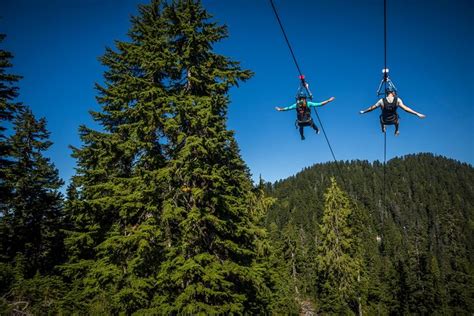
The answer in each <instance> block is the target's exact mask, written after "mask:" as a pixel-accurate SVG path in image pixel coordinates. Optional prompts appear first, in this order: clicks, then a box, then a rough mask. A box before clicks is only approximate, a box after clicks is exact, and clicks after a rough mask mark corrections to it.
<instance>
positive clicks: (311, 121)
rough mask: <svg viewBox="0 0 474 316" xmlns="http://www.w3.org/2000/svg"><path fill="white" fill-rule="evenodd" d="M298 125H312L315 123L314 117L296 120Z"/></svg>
mask: <svg viewBox="0 0 474 316" xmlns="http://www.w3.org/2000/svg"><path fill="white" fill-rule="evenodd" d="M296 123H297V124H298V126H311V125H313V119H309V120H307V121H296Z"/></svg>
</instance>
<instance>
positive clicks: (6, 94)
mask: <svg viewBox="0 0 474 316" xmlns="http://www.w3.org/2000/svg"><path fill="white" fill-rule="evenodd" d="M4 39H5V35H4V34H0V44H1V43H2V42H3V40H4ZM12 58H13V55H12V54H11V53H10V52H8V51H5V50H3V49H0V196H1V197H2V198H1V199H0V236H1V237H2V238H0V239H1V243H0V260H2V261H4V260H7V261H8V256H7V255H6V253H5V252H6V248H7V247H8V244H7V238H6V237H4V236H7V235H10V234H12V231H11V227H10V226H8V225H7V223H6V222H5V220H4V219H5V216H8V214H9V213H10V210H9V206H8V203H9V201H10V199H11V197H12V188H11V186H9V185H7V182H6V179H5V177H6V172H7V168H8V167H10V166H11V165H12V161H11V158H10V155H11V153H12V148H11V145H10V144H9V143H8V142H7V136H8V135H7V129H8V128H9V127H11V122H12V120H13V117H14V114H15V113H16V111H17V109H18V108H19V106H20V105H19V104H18V103H15V102H14V99H15V98H16V97H17V96H18V87H17V86H16V84H17V82H18V80H19V79H20V78H21V77H20V76H17V75H13V74H10V73H8V69H9V68H10V67H12V64H11V59H12Z"/></svg>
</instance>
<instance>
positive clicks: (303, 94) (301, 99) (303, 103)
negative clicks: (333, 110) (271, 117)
mask: <svg viewBox="0 0 474 316" xmlns="http://www.w3.org/2000/svg"><path fill="white" fill-rule="evenodd" d="M301 80H302V83H301V86H300V88H299V89H298V92H297V94H296V103H294V104H292V105H290V106H287V107H283V108H282V107H278V106H277V107H275V109H276V110H277V111H290V110H294V109H296V123H295V124H296V126H297V128H299V132H300V136H301V140H305V137H304V128H305V127H306V126H309V127H312V128H313V129H314V130H315V131H316V133H317V134H319V128H318V127H317V126H316V124H315V123H314V121H313V118H312V117H311V108H312V107H313V108H316V107H322V106H324V105H326V104H328V103H329V102H331V101H333V100H334V99H335V98H334V97H331V98H329V99H327V100H325V101H322V102H311V101H308V100H307V99H308V98H309V99H312V97H313V96H312V94H311V92H310V91H309V87H308V84H307V83H306V82H304V77H302V78H301Z"/></svg>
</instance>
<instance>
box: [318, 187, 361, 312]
mask: <svg viewBox="0 0 474 316" xmlns="http://www.w3.org/2000/svg"><path fill="white" fill-rule="evenodd" d="M324 201H325V202H324V214H323V218H322V220H321V225H320V226H319V230H320V236H319V239H320V241H319V245H318V249H317V252H318V254H317V256H316V262H317V271H318V275H317V287H318V294H319V295H318V297H319V302H320V309H321V311H323V312H331V313H338V314H341V313H342V314H345V313H349V312H350V310H351V305H352V306H355V305H357V304H356V303H355V302H356V300H357V292H358V287H359V282H358V278H360V274H361V264H362V263H361V259H360V258H358V254H357V251H356V250H357V242H358V241H357V240H354V239H355V238H354V234H353V232H352V231H353V228H352V227H351V226H350V223H349V217H350V216H351V215H352V210H351V207H350V205H349V199H348V198H347V196H345V195H344V193H343V192H342V191H341V189H340V188H339V187H338V186H337V184H336V181H335V180H334V179H331V186H330V187H329V189H328V190H327V192H326V193H325V194H324Z"/></svg>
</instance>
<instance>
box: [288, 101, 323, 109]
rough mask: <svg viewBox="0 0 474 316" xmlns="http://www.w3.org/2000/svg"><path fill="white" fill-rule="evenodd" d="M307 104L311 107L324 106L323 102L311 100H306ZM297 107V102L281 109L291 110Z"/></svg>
mask: <svg viewBox="0 0 474 316" xmlns="http://www.w3.org/2000/svg"><path fill="white" fill-rule="evenodd" d="M306 105H307V106H308V107H309V108H316V107H320V106H322V105H323V104H322V102H309V101H307V102H306ZM294 109H296V103H294V104H292V105H290V106H287V107H286V108H283V109H281V110H282V111H289V110H294Z"/></svg>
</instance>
